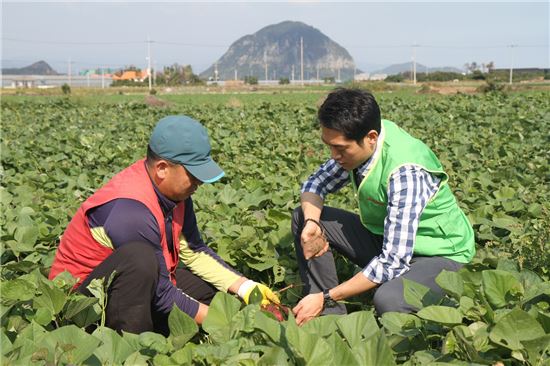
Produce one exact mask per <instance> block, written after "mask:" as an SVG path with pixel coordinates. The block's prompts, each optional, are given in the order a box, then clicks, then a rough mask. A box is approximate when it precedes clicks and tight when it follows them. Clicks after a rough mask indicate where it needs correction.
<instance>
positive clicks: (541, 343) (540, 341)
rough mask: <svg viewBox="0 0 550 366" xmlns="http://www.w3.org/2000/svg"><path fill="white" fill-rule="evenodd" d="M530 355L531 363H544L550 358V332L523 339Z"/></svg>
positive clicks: (523, 343) (522, 342)
mask: <svg viewBox="0 0 550 366" xmlns="http://www.w3.org/2000/svg"><path fill="white" fill-rule="evenodd" d="M521 344H522V345H523V346H524V347H525V350H526V351H527V355H528V357H527V358H528V361H529V363H530V364H531V365H544V364H545V363H544V362H546V363H548V359H549V358H550V334H545V335H543V336H542V337H539V338H535V339H531V340H528V341H521Z"/></svg>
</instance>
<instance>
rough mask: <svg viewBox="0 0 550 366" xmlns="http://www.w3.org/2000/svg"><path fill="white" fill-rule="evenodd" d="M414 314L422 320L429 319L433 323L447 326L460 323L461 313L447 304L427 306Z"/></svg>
mask: <svg viewBox="0 0 550 366" xmlns="http://www.w3.org/2000/svg"><path fill="white" fill-rule="evenodd" d="M416 315H418V317H419V318H422V319H424V320H429V321H432V322H434V323H439V324H443V325H447V326H449V325H455V324H461V323H462V314H461V313H460V311H458V310H457V309H455V308H451V307H448V306H439V305H431V306H427V307H425V308H423V309H421V310H420V311H418V313H416Z"/></svg>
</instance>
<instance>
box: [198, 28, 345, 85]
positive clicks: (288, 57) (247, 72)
mask: <svg viewBox="0 0 550 366" xmlns="http://www.w3.org/2000/svg"><path fill="white" fill-rule="evenodd" d="M301 37H302V38H303V40H304V79H306V80H307V79H312V78H316V77H317V69H319V77H320V78H324V77H335V78H336V77H337V76H338V75H337V74H338V69H340V79H342V80H347V79H352V78H353V73H354V69H355V62H354V61H353V58H352V57H351V56H350V54H349V52H348V51H346V49H344V48H343V47H342V46H340V45H339V44H338V43H336V42H334V41H333V40H331V39H330V38H329V37H327V36H326V35H324V34H323V33H321V31H319V30H318V29H316V28H314V27H312V26H309V25H307V24H304V23H301V22H293V21H285V22H282V23H279V24H274V25H269V26H267V27H265V28H262V29H260V30H259V31H258V32H256V33H254V34H251V35H246V36H244V37H242V38H240V39H238V40H237V41H235V42H234V43H233V44H232V45H231V46H230V47H229V49H228V50H227V52H226V53H225V54H224V55H223V56H222V57H221V58H220V59H219V60H218V61H217V62H216V63H215V64H214V65H212V66H210V67H209V68H208V69H206V70H204V71H203V72H202V73H201V74H200V77H201V78H210V77H214V74H215V69H216V64H217V70H218V78H219V79H220V80H232V79H234V78H235V70H237V77H238V78H239V79H243V77H244V76H255V77H257V78H258V80H264V79H265V64H266V63H267V69H268V79H270V80H277V79H280V78H289V79H292V67H293V66H294V79H295V80H299V79H300V38H301Z"/></svg>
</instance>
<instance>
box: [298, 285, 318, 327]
mask: <svg viewBox="0 0 550 366" xmlns="http://www.w3.org/2000/svg"><path fill="white" fill-rule="evenodd" d="M324 303H325V300H324V299H323V293H322V292H319V293H317V294H309V295H307V296H306V297H304V298H303V299H302V300H300V302H299V303H298V305H296V306H295V307H294V309H292V312H293V313H294V315H295V316H296V324H298V325H303V324H305V323H307V322H308V321H310V320H311V319H313V318H315V317H316V316H318V315H319V314H321V312H322V311H323V306H324Z"/></svg>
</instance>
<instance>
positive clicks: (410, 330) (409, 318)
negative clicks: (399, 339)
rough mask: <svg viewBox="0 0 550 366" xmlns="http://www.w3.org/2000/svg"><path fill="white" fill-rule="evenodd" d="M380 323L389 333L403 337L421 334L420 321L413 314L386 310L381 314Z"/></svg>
mask: <svg viewBox="0 0 550 366" xmlns="http://www.w3.org/2000/svg"><path fill="white" fill-rule="evenodd" d="M380 323H381V324H382V326H383V327H384V328H386V330H387V331H388V332H389V333H390V334H399V335H401V336H403V337H414V336H416V335H419V334H421V332H420V330H421V327H422V322H421V321H420V319H419V318H418V317H417V316H415V315H413V314H405V313H397V312H392V311H389V312H386V313H384V314H382V317H381V318H380Z"/></svg>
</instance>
